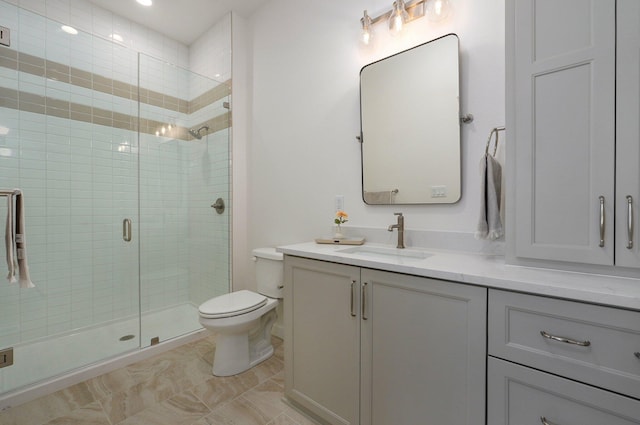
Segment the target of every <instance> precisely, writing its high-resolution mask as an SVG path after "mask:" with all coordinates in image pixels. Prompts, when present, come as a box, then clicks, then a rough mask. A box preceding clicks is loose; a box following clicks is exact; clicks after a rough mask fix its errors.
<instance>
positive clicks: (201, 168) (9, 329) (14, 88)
mask: <svg viewBox="0 0 640 425" xmlns="http://www.w3.org/2000/svg"><path fill="white" fill-rule="evenodd" d="M10 3H13V4H10ZM17 3H19V5H20V6H21V7H28V8H29V9H31V10H35V11H37V12H40V13H46V14H47V15H48V16H50V17H54V16H55V17H58V19H62V20H64V18H65V16H57V15H56V14H60V15H65V10H68V11H69V19H70V21H69V22H70V23H72V24H73V22H74V19H76V20H77V21H78V23H77V24H76V25H77V27H78V28H79V29H81V28H83V25H87V22H91V23H92V24H91V25H92V28H91V30H92V31H94V32H95V33H97V34H99V35H105V34H106V33H107V32H108V31H114V29H122V28H124V29H129V30H130V31H131V34H134V35H135V34H138V35H140V38H139V39H136V38H135V37H132V38H131V39H125V41H126V42H125V44H128V45H129V47H134V48H136V47H137V48H140V47H142V46H143V45H144V47H145V48H146V49H147V50H148V51H149V52H150V53H151V54H156V55H158V56H164V57H165V58H166V59H168V60H175V61H176V62H178V63H180V64H184V62H186V58H187V57H188V54H187V53H186V52H187V49H186V48H184V46H180V45H179V44H178V43H176V42H167V40H166V39H165V38H163V37H162V36H158V35H155V34H152V33H151V32H150V31H149V30H144V29H141V28H138V27H136V26H135V25H134V24H131V23H130V22H128V21H126V20H125V19H123V18H119V17H115V16H113V15H110V14H109V13H106V12H105V11H103V10H100V9H98V8H96V7H95V6H91V5H90V4H89V3H87V2H83V1H69V2H66V1H51V0H49V1H46V2H44V1H40V2H38V1H20V2H9V3H7V2H4V1H0V21H1V22H0V25H3V26H7V27H10V28H11V29H12V46H11V47H10V48H4V47H2V48H1V49H3V50H2V53H6V54H3V55H1V56H2V58H1V59H0V60H1V61H3V63H2V64H0V65H2V66H0V181H1V182H2V183H1V184H0V185H1V186H2V187H3V188H4V187H5V186H6V187H7V188H12V187H20V188H22V189H24V191H25V197H26V221H27V226H28V227H27V236H28V253H29V262H30V268H31V273H32V279H33V281H34V282H35V283H36V285H37V288H36V289H33V290H20V289H18V288H17V287H15V286H9V285H8V284H2V283H1V282H0V304H1V305H2V308H0V341H2V345H4V344H15V343H19V342H21V341H28V340H31V339H34V338H39V337H45V336H48V335H53V334H57V333H61V332H65V331H69V330H71V329H76V328H79V327H85V326H90V325H94V324H97V323H103V322H105V321H109V320H117V319H119V318H122V317H123V316H127V315H132V314H137V313H138V287H137V278H138V268H137V252H138V250H137V243H138V242H137V238H136V236H137V234H134V242H133V243H131V244H126V243H124V242H123V241H122V219H123V218H124V217H131V218H132V219H134V222H135V219H136V214H137V213H136V211H137V196H138V194H137V190H138V187H137V183H138V182H137V172H138V171H137V154H138V153H139V154H140V155H141V162H140V179H141V181H140V190H141V194H140V197H141V200H140V201H141V211H140V212H141V216H140V221H141V223H140V230H141V235H142V238H141V241H140V244H141V247H142V253H143V254H142V256H141V267H142V270H141V272H142V273H141V278H142V297H143V298H142V300H141V303H142V306H143V310H150V309H157V308H161V307H163V306H166V305H172V304H177V303H180V302H183V301H192V302H198V301H199V300H193V299H191V300H190V298H189V297H190V296H194V295H198V298H203V297H207V296H212V295H213V292H212V291H213V289H212V288H213V287H218V286H220V287H224V288H225V290H224V291H223V292H226V290H227V289H228V269H229V265H228V261H229V257H228V215H225V216H224V217H222V219H218V220H216V221H214V220H213V219H212V217H214V218H217V217H215V216H214V215H213V210H212V209H211V208H210V207H209V205H210V203H213V201H212V200H211V199H210V197H213V195H214V194H216V193H222V194H223V195H224V194H226V195H227V196H228V190H229V189H228V180H227V176H228V174H229V158H228V154H227V153H226V152H228V117H227V116H226V115H224V114H223V117H222V118H217V119H215V120H206V121H202V120H203V119H206V118H207V117H209V118H210V117H212V116H214V115H218V114H219V111H220V109H221V108H222V101H223V100H221V99H219V100H217V101H216V102H213V104H212V105H209V106H207V107H205V108H202V109H200V110H199V111H198V114H199V115H196V114H194V115H193V116H190V114H189V112H190V111H189V110H188V109H189V102H187V110H180V107H181V102H174V100H175V99H176V98H179V97H180V96H179V95H182V96H184V94H185V93H190V86H189V84H190V79H191V74H190V73H188V72H185V71H184V70H180V69H179V68H176V67H174V66H170V65H167V64H164V63H162V62H161V61H158V60H153V59H151V58H147V60H148V64H154V65H158V66H159V67H160V68H161V70H162V72H161V73H160V74H158V73H155V72H153V67H152V66H151V65H149V71H150V74H147V77H148V78H147V79H145V75H144V73H142V72H141V79H142V80H143V81H145V83H146V84H148V86H147V87H146V88H147V89H149V90H150V92H149V93H150V95H149V97H153V96H155V97H158V96H157V94H158V93H161V94H162V96H161V97H162V98H163V101H165V100H166V101H167V102H170V103H172V104H173V103H178V105H177V106H176V107H175V108H174V107H173V105H172V106H171V107H168V106H167V107H164V106H166V105H164V106H163V105H162V104H161V103H160V104H159V103H158V102H155V101H150V103H148V104H146V103H143V105H144V107H141V111H140V112H141V116H142V118H143V121H142V122H141V125H142V127H144V128H142V127H141V129H142V130H143V131H147V132H146V133H143V134H142V137H141V140H140V146H139V147H138V146H137V143H138V141H137V132H136V131H135V128H133V127H132V126H134V125H135V124H136V123H137V121H136V122H134V120H131V121H127V118H126V117H135V116H136V115H137V112H138V111H137V98H136V96H137V92H136V93H134V90H133V89H131V87H135V86H136V84H137V79H138V75H137V72H138V67H137V63H138V62H137V54H136V53H135V52H134V51H133V50H132V49H130V48H127V47H125V46H122V45H119V44H117V43H113V42H111V41H108V40H105V39H102V38H100V37H95V36H92V35H89V34H85V33H82V32H80V34H78V35H76V36H70V35H68V34H66V33H63V32H61V31H60V28H59V27H60V25H59V24H58V23H56V22H53V21H50V20H47V19H45V18H43V17H42V16H39V15H37V14H34V13H31V12H29V11H27V10H25V9H22V8H18V7H15V4H17ZM41 6H42V7H44V9H42V8H41ZM82 13H85V15H83V16H82V18H80V17H79V16H80V15H81V14H82ZM87 13H90V15H87ZM88 17H90V18H91V19H87V18H88ZM84 28H87V27H84ZM103 33H104V34H103ZM72 37H73V38H72ZM11 51H14V52H15V51H17V52H18V53H17V54H15V56H13V55H14V54H13V53H12V52H11ZM141 60H142V62H144V57H142V58H141ZM59 64H63V65H66V66H62V67H59V66H58V65H59ZM141 71H142V69H141ZM151 75H153V76H154V78H156V79H155V80H153V79H152V78H150V76H151ZM159 76H161V78H158V77H159ZM210 85H211V83H210ZM213 85H214V86H215V84H213ZM223 86H224V85H223ZM143 87H144V85H143ZM127 88H129V92H128V93H126V92H127ZM214 91H215V89H214ZM218 91H220V89H218ZM123 92H125V93H123ZM144 118H147V119H148V120H146V121H145V120H144ZM196 118H197V122H196V121H192V119H196ZM203 122H205V123H206V124H208V125H209V124H211V125H210V126H211V127H215V128H216V129H217V130H218V131H217V132H216V133H215V134H212V135H210V136H209V138H208V139H203V141H199V142H196V141H193V140H190V139H189V138H188V137H186V138H185V137H183V136H185V132H186V129H188V128H190V127H191V126H192V125H199V124H201V123H203ZM164 124H167V125H169V124H172V125H174V126H182V128H181V130H180V131H181V133H180V134H178V135H177V136H176V137H163V136H162V135H158V136H156V135H155V134H154V131H153V130H152V128H158V129H160V126H161V125H164ZM174 128H175V127H174ZM174 131H176V130H175V129H174ZM166 136H171V135H169V134H167V135H166ZM181 139H185V140H181ZM206 149H208V150H206ZM218 150H221V151H220V152H218ZM225 150H226V151H225ZM205 154H206V155H205ZM205 158H208V159H206V160H205ZM219 165H222V167H223V168H222V169H221V170H218V169H217V168H215V167H218V166H219ZM211 170H215V171H214V172H212V171H211ZM207 173H208V174H207ZM198 174H200V175H202V176H203V178H202V179H198V177H197V175H198ZM199 182H200V183H199ZM196 188H198V189H199V190H202V191H204V192H207V191H209V193H210V194H211V196H209V194H208V193H205V194H202V195H200V194H198V193H197V192H196V191H195V190H194V189H196ZM225 191H226V193H225ZM214 192H215V193H214ZM213 199H215V198H213ZM194 201H197V202H199V203H202V201H204V202H205V204H206V202H209V203H208V204H206V208H204V207H203V206H202V205H200V204H197V206H195V207H191V206H192V205H194ZM196 211H199V212H196ZM185 217H189V219H190V220H191V219H192V218H197V217H200V219H201V220H202V222H201V223H198V224H195V222H194V223H192V224H191V225H187V223H186V222H185ZM145 226H146V227H145ZM134 228H135V227H134ZM205 231H206V232H208V233H206V232H205ZM208 235H212V236H213V237H217V236H219V237H220V238H221V239H220V241H218V242H214V243H212V244H210V245H209V247H211V248H210V249H206V247H207V245H206V244H204V242H206V240H207V238H208ZM223 247H226V248H227V251H226V254H225V253H224V252H222V250H223ZM194 248H195V249H194ZM218 251H220V252H219V257H220V256H223V257H224V262H223V263H224V264H219V265H218V264H217V262H219V260H220V259H219V258H218V257H216V258H213V257H212V256H215V255H216V252H218ZM194 264H196V265H199V267H200V269H198V268H195V269H194V272H195V273H194V276H193V277H196V276H197V278H198V281H197V283H195V286H194V285H190V281H192V280H193V279H190V277H191V276H190V275H189V273H187V272H186V270H188V269H189V266H190V265H194ZM212 265H215V266H214V267H212ZM222 275H224V277H225V278H224V279H223V281H222V283H219V284H212V283H211V282H212V280H213V279H214V278H215V276H222ZM204 282H208V284H206V283H204ZM207 291H209V292H208V295H207Z"/></svg>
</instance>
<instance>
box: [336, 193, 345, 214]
mask: <svg viewBox="0 0 640 425" xmlns="http://www.w3.org/2000/svg"><path fill="white" fill-rule="evenodd" d="M335 207H336V208H335V209H336V211H338V210H340V211H343V210H344V195H336V205H335Z"/></svg>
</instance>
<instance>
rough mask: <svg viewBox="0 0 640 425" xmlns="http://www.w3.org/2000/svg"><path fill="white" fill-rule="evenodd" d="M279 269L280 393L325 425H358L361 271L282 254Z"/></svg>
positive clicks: (355, 268)
mask: <svg viewBox="0 0 640 425" xmlns="http://www.w3.org/2000/svg"><path fill="white" fill-rule="evenodd" d="M284 270H285V277H284V285H285V287H284V327H285V339H284V344H285V394H286V396H287V397H288V398H289V399H290V400H291V401H293V402H295V403H297V404H298V405H299V406H301V407H303V408H305V409H307V410H308V411H310V412H312V413H313V414H315V415H317V416H319V417H320V418H322V419H323V420H324V421H326V422H327V423H330V424H340V425H350V424H358V423H359V405H360V404H359V403H360V401H359V385H360V317H359V315H358V314H357V311H358V305H359V304H358V303H357V302H358V300H357V298H355V297H357V294H358V291H357V290H356V289H357V284H358V283H359V281H360V269H359V268H357V267H351V266H345V265H341V264H334V263H327V262H323V261H315V260H307V259H302V258H297V257H291V256H286V257H285V268H284ZM352 288H353V289H354V291H353V292H352ZM352 295H354V298H353V308H352V303H351V300H352Z"/></svg>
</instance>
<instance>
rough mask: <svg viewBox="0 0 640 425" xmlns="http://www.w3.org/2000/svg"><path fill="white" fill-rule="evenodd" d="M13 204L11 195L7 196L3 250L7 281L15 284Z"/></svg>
mask: <svg viewBox="0 0 640 425" xmlns="http://www.w3.org/2000/svg"><path fill="white" fill-rule="evenodd" d="M14 214H15V211H14V204H13V194H8V195H7V225H6V228H5V234H4V242H5V248H6V251H7V267H8V269H9V274H8V275H7V280H8V281H9V283H16V282H17V279H16V270H17V269H18V262H17V256H16V254H17V252H16V237H15V226H14V217H15V215H14Z"/></svg>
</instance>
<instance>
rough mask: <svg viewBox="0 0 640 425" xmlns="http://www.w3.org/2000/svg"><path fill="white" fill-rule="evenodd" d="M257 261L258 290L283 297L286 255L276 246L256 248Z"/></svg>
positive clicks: (270, 296)
mask: <svg viewBox="0 0 640 425" xmlns="http://www.w3.org/2000/svg"><path fill="white" fill-rule="evenodd" d="M252 253H253V259H254V261H255V262H256V282H257V283H258V292H259V293H261V294H262V295H266V296H267V297H269V298H282V285H283V284H284V263H283V259H284V255H283V254H282V253H281V252H276V249H275V248H256V249H254V250H253V251H252Z"/></svg>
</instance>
